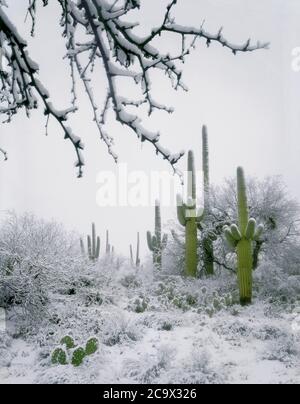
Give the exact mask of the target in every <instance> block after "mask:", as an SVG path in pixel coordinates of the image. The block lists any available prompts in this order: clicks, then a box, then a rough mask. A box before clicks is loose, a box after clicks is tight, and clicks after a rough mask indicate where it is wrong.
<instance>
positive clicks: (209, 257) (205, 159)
mask: <svg viewBox="0 0 300 404" xmlns="http://www.w3.org/2000/svg"><path fill="white" fill-rule="evenodd" d="M202 170H203V189H204V216H203V221H202V223H203V224H204V227H207V226H205V225H208V221H209V218H210V213H211V210H210V182H209V148H208V133H207V127H206V126H203V128H202ZM202 223H201V222H198V227H199V229H200V230H202V229H203V226H202ZM214 240H215V236H214V234H212V233H211V232H210V233H208V234H206V235H205V236H204V237H203V239H202V248H203V261H204V268H205V273H206V275H213V274H214V244H213V242H214Z"/></svg>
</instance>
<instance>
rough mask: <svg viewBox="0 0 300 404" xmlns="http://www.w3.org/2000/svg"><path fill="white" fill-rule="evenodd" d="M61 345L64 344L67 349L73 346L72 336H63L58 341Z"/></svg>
mask: <svg viewBox="0 0 300 404" xmlns="http://www.w3.org/2000/svg"><path fill="white" fill-rule="evenodd" d="M60 343H61V345H65V346H66V348H67V349H73V348H75V342H74V340H73V338H72V337H70V336H69V335H67V336H66V337H63V338H62V339H61V341H60Z"/></svg>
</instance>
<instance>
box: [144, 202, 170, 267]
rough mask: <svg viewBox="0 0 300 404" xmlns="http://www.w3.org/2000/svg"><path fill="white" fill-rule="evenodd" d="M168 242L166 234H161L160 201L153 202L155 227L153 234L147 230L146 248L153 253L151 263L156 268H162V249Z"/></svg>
mask: <svg viewBox="0 0 300 404" xmlns="http://www.w3.org/2000/svg"><path fill="white" fill-rule="evenodd" d="M167 242H168V236H167V235H166V234H164V235H163V234H162V225H161V213H160V203H159V201H156V203H155V228H154V235H152V233H151V232H150V231H148V232H147V243H148V248H149V250H150V251H151V252H152V254H153V264H154V266H155V267H156V268H157V269H158V270H161V268H162V258H163V251H164V250H165V248H166V246H167Z"/></svg>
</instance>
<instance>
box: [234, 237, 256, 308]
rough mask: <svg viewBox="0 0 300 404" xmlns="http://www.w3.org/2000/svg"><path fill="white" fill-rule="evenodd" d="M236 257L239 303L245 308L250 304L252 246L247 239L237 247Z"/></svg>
mask: <svg viewBox="0 0 300 404" xmlns="http://www.w3.org/2000/svg"><path fill="white" fill-rule="evenodd" d="M237 253H238V254H237V255H238V282H239V289H240V302H241V305H243V306H245V305H247V304H251V302H252V284H253V276H252V271H253V270H252V268H253V258H252V246H251V242H250V241H249V240H247V239H243V240H241V241H240V242H239V243H238V245H237Z"/></svg>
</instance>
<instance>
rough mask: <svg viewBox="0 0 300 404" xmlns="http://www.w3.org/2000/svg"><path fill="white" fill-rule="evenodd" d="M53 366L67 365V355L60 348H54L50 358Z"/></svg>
mask: <svg viewBox="0 0 300 404" xmlns="http://www.w3.org/2000/svg"><path fill="white" fill-rule="evenodd" d="M51 362H52V364H53V365H67V354H66V352H65V351H64V350H63V349H62V348H56V349H55V350H54V351H53V353H52V357H51Z"/></svg>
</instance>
